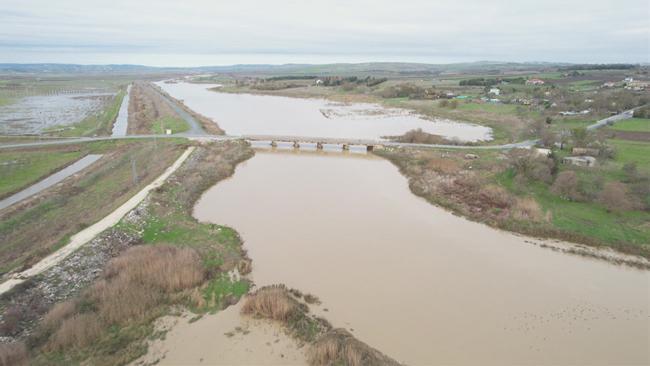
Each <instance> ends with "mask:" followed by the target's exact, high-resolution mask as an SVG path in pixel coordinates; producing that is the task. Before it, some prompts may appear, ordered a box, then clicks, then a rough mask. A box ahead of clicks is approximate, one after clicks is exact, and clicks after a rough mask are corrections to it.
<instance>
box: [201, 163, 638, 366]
mask: <svg viewBox="0 0 650 366" xmlns="http://www.w3.org/2000/svg"><path fill="white" fill-rule="evenodd" d="M195 216H196V217H197V218H198V219H199V220H201V221H209V222H215V223H220V224H226V225H230V226H232V227H234V228H235V229H237V230H238V231H239V232H240V234H241V235H242V237H243V239H244V241H245V244H244V245H245V247H246V249H248V252H249V255H250V257H251V258H252V259H253V264H254V266H253V273H252V279H253V280H254V281H255V283H256V284H257V285H258V286H261V285H265V284H274V283H285V284H287V285H288V286H290V287H295V288H298V289H301V290H302V291H304V292H310V293H313V294H316V295H318V296H319V297H320V299H321V300H322V305H320V306H317V307H316V308H315V309H313V310H314V311H315V312H317V313H319V314H322V315H323V316H325V317H326V318H327V319H329V320H330V321H331V322H332V323H333V324H334V326H337V327H345V328H347V329H349V330H351V331H352V332H353V333H354V334H355V335H356V336H357V337H358V338H359V339H361V340H363V341H364V342H367V343H368V344H370V345H372V346H373V347H375V348H377V349H379V350H381V351H383V352H384V353H386V354H388V355H390V356H391V357H393V358H395V359H397V360H399V361H402V362H405V363H408V364H410V365H431V364H473V365H476V364H493V365H513V364H519V365H522V364H536V365H538V364H547V365H551V364H552V365H560V364H561V365H568V364H589V365H597V364H603V365H604V364H619V365H620V364H648V363H650V355H649V353H648V350H649V339H648V338H649V335H648V333H649V309H648V307H649V302H650V288H649V286H650V275H649V274H648V272H645V271H641V270H637V269H632V268H628V267H623V266H616V265H613V264H609V263H606V262H603V261H598V260H593V259H589V258H584V257H580V256H575V255H568V254H563V253H558V252H554V251H551V250H548V249H545V248H541V247H539V246H535V245H532V244H530V243H527V242H526V241H530V240H531V239H530V238H525V237H520V236H516V235H513V234H510V233H506V232H502V231H499V230H495V229H492V228H489V227H487V226H485V225H482V224H479V223H474V222H470V221H467V220H465V219H463V218H460V217H457V216H454V215H452V214H450V213H449V212H446V211H445V210H442V209H440V208H438V207H435V206H432V205H430V204H428V203H427V202H425V201H424V200H422V199H420V198H418V197H416V196H414V195H413V194H411V192H410V191H409V188H408V185H407V180H406V179H405V178H404V177H403V176H402V175H401V174H400V173H399V172H398V170H397V168H396V167H394V166H393V165H392V164H390V163H389V162H388V161H386V160H383V159H380V158H378V157H375V156H372V155H364V154H354V153H350V154H342V153H335V152H334V153H332V152H329V153H328V152H320V153H317V152H290V151H257V154H256V156H255V157H254V158H252V159H251V160H249V161H247V162H245V163H243V164H241V165H240V166H239V167H238V168H237V171H236V173H235V175H234V176H233V177H232V178H230V179H228V180H225V181H223V182H221V183H219V184H217V185H216V186H214V187H213V188H211V189H210V190H208V191H207V192H206V193H205V194H204V195H203V197H202V198H201V199H200V201H199V202H198V203H197V205H196V207H195ZM532 240H534V239H532ZM326 309H327V310H326ZM216 316H219V314H217V315H216ZM244 363H245V362H244Z"/></svg>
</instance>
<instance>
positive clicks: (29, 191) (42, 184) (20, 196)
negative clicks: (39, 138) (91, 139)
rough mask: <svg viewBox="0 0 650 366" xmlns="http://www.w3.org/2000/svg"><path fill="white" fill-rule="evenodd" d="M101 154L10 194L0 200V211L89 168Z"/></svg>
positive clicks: (85, 157) (75, 163) (89, 157)
mask: <svg viewBox="0 0 650 366" xmlns="http://www.w3.org/2000/svg"><path fill="white" fill-rule="evenodd" d="M101 157H102V155H101V154H90V155H86V156H84V157H83V158H81V159H79V160H77V161H76V162H74V163H72V164H71V165H69V166H67V167H65V168H63V169H61V170H59V171H58V172H56V173H54V174H52V175H50V176H48V177H46V178H44V179H41V180H40V181H38V182H36V183H34V184H32V185H31V186H29V187H27V188H25V189H23V190H22V191H20V192H17V193H15V194H12V195H11V196H9V197H7V198H5V199H3V200H0V210H2V209H3V208H6V207H9V206H11V205H13V204H14V203H16V202H20V201H22V200H24V199H25V198H27V197H30V196H33V195H35V194H36V193H38V192H41V191H43V190H44V189H47V188H49V187H52V186H53V185H55V184H57V183H59V182H61V181H62V180H64V179H65V178H67V177H69V176H71V175H73V174H75V173H77V172H79V171H81V170H82V169H84V168H85V167H87V166H89V165H90V164H92V163H94V162H96V161H97V160H99V158H101Z"/></svg>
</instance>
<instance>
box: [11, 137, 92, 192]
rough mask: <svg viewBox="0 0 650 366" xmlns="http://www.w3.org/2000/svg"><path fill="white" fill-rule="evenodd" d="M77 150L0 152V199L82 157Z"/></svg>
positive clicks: (80, 152)
mask: <svg viewBox="0 0 650 366" xmlns="http://www.w3.org/2000/svg"><path fill="white" fill-rule="evenodd" d="M82 153H83V152H82V151H80V150H78V149H70V148H64V149H58V150H54V149H52V150H50V151H38V150H37V151H15V150H14V151H5V150H0V198H1V197H6V196H8V195H10V194H12V193H14V192H17V191H19V190H21V189H23V188H25V187H26V186H28V185H30V184H32V183H35V182H36V181H38V180H40V179H42V178H45V177H47V176H48V175H50V174H52V173H54V172H56V171H57V170H60V169H62V168H64V167H65V166H67V165H69V164H71V163H72V162H74V161H75V160H77V159H79V158H81V157H82Z"/></svg>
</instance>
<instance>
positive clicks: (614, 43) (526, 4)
mask: <svg viewBox="0 0 650 366" xmlns="http://www.w3.org/2000/svg"><path fill="white" fill-rule="evenodd" d="M649 12H650V10H649V5H648V2H647V0H626V1H624V2H613V1H611V0H546V1H544V2H541V1H538V0H535V1H532V0H519V1H514V0H493V1H479V0H437V1H429V0H402V1H394V0H373V1H369V0H349V1H341V0H328V1H325V0H323V1H314V0H264V1H252V0H239V1H237V2H233V1H223V0H193V1H184V2H179V1H169V0H140V1H126V0H113V1H110V2H107V1H105V0H102V1H96V0H62V1H59V2H57V3H56V4H53V3H52V2H51V1H49V0H3V1H2V3H0V62H74V61H73V60H74V59H76V60H78V61H77V62H83V63H104V62H102V60H115V59H117V57H118V56H119V57H122V58H124V59H125V60H124V62H133V63H143V64H158V65H172V64H174V65H197V64H203V63H204V62H208V63H212V64H226V63H233V60H239V61H234V62H236V63H248V62H265V61H264V60H265V58H264V55H265V54H267V55H269V57H268V60H273V61H267V62H274V63H283V62H305V61H310V62H334V61H373V60H374V61H378V60H389V61H396V60H404V61H419V62H451V61H472V60H487V59H490V60H504V61H568V62H649V61H650V60H649V59H648V57H649V56H648V54H649V52H650V24H649V21H648V19H650V14H649ZM238 57H239V58H238ZM127 60H128V61H127ZM118 62H119V61H118Z"/></svg>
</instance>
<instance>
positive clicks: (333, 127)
mask: <svg viewBox="0 0 650 366" xmlns="http://www.w3.org/2000/svg"><path fill="white" fill-rule="evenodd" d="M157 85H159V86H160V87H161V88H163V89H164V90H165V91H166V92H168V93H169V94H170V95H172V96H174V97H175V98H177V99H181V100H183V102H184V103H185V104H186V105H187V106H188V107H189V108H191V109H192V110H194V111H196V112H198V113H201V114H203V115H205V116H207V117H210V118H212V119H213V120H215V121H216V122H217V123H218V124H219V126H220V127H221V128H223V129H224V130H225V131H226V133H227V134H229V135H275V136H312V137H328V138H354V139H380V138H381V137H382V136H397V135H402V134H404V133H405V132H407V131H410V130H413V129H418V128H421V129H422V130H423V131H425V132H429V133H432V134H437V135H441V136H444V137H447V138H449V139H457V140H459V141H479V140H491V139H492V130H491V129H490V128H489V127H485V126H479V125H476V124H471V123H460V122H455V121H451V120H448V119H441V118H437V119H426V118H424V117H423V116H420V115H417V114H414V113H410V112H409V111H407V110H404V109H399V108H382V107H381V106H380V105H377V104H372V103H352V104H342V103H334V102H330V101H327V100H324V99H305V98H288V97H279V96H268V95H252V94H231V93H219V92H214V91H210V90H208V88H210V87H213V86H215V85H214V84H212V85H211V84H207V85H206V84H191V83H183V82H181V83H165V82H159V83H157Z"/></svg>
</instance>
